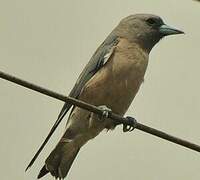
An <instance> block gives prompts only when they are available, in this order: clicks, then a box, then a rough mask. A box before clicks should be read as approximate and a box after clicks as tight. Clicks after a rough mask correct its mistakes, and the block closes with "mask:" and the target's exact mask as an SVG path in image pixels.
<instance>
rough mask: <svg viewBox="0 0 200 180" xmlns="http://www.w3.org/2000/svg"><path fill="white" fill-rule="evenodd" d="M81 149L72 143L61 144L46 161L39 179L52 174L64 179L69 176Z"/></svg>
mask: <svg viewBox="0 0 200 180" xmlns="http://www.w3.org/2000/svg"><path fill="white" fill-rule="evenodd" d="M79 150H80V148H79V147H77V146H75V145H74V143H72V142H59V143H58V145H57V146H56V148H55V149H54V150H53V151H52V152H51V154H50V155H49V157H48V158H47V159H46V161H45V165H44V166H43V168H42V169H41V170H40V173H39V175H38V179H39V178H41V177H43V176H44V175H46V174H47V173H48V172H50V173H51V175H52V176H54V177H55V178H59V179H63V178H65V177H66V176H67V174H68V172H69V170H70V168H71V166H72V163H73V162H74V159H75V158H76V156H77V154H78V152H79Z"/></svg>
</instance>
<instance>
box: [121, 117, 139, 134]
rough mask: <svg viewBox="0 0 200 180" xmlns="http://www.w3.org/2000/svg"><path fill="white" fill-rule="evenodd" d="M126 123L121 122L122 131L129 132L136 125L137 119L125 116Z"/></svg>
mask: <svg viewBox="0 0 200 180" xmlns="http://www.w3.org/2000/svg"><path fill="white" fill-rule="evenodd" d="M126 119H127V120H128V124H123V132H131V131H133V130H134V129H135V127H136V125H137V120H136V119H135V118H133V117H130V116H127V117H126Z"/></svg>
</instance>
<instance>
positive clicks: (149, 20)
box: [146, 18, 157, 25]
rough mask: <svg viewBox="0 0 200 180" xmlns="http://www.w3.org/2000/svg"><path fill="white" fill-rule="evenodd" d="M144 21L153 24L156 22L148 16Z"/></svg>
mask: <svg viewBox="0 0 200 180" xmlns="http://www.w3.org/2000/svg"><path fill="white" fill-rule="evenodd" d="M146 21H147V23H148V24H149V25H154V24H156V23H157V22H156V20H155V19H153V18H149V19H147V20H146Z"/></svg>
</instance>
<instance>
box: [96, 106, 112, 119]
mask: <svg viewBox="0 0 200 180" xmlns="http://www.w3.org/2000/svg"><path fill="white" fill-rule="evenodd" d="M98 108H99V109H100V110H101V111H102V115H100V116H99V118H100V120H102V119H103V120H104V119H106V118H108V117H109V114H110V113H111V112H112V110H111V109H109V108H108V107H107V106H106V105H101V106H98Z"/></svg>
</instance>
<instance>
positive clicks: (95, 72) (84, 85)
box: [27, 14, 183, 179]
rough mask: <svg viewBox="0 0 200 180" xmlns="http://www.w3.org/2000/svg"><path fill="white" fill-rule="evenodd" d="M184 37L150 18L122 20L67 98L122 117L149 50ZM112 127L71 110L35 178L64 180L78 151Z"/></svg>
mask: <svg viewBox="0 0 200 180" xmlns="http://www.w3.org/2000/svg"><path fill="white" fill-rule="evenodd" d="M182 33H183V32H182V31H180V30H178V29H175V28H172V27H170V26H168V25H166V24H165V23H164V22H163V20H162V19H161V18H160V17H159V16H156V15H152V14H136V15H130V16H128V17H126V18H124V19H122V20H121V21H120V23H119V24H118V26H117V27H116V28H114V30H113V31H112V32H111V33H110V35H109V36H108V37H107V38H106V39H105V41H104V42H103V43H102V44H101V45H100V47H99V48H98V49H97V50H96V52H95V53H94V55H93V56H92V58H91V59H90V61H89V62H88V64H87V65H86V67H85V68H84V69H83V71H82V73H81V74H80V76H79V78H78V80H77V82H76V84H75V86H74V88H73V89H72V91H71V92H70V94H69V96H71V97H74V98H77V99H80V100H82V101H85V102H87V103H90V104H93V105H96V106H99V107H101V108H102V109H103V110H104V111H105V114H106V112H108V111H109V109H111V110H112V112H113V113H116V114H119V115H121V116H123V115H124V114H125V113H126V111H127V109H128V108H129V106H130V104H131V102H132V101H133V99H134V97H135V95H136V94H137V92H138V90H139V88H140V85H141V84H142V82H143V79H144V75H145V71H146V68H147V65H148V59H149V53H150V51H151V49H152V48H153V47H154V45H155V44H156V43H158V42H159V41H160V39H162V38H163V37H165V36H168V35H174V34H182ZM70 108H71V105H70V104H68V103H65V104H64V106H63V108H62V110H61V112H60V114H59V116H58V119H57V121H56V123H55V125H54V127H53V128H52V130H51V132H50V133H49V135H48V136H47V138H46V139H45V141H44V143H43V144H42V146H41V147H40V149H39V150H38V152H37V153H36V155H35V156H34V158H33V159H32V161H31V162H30V164H29V166H28V167H27V168H29V167H30V166H31V165H32V164H33V162H34V161H35V159H36V158H37V156H38V155H39V153H40V152H41V150H42V149H43V147H44V146H45V144H46V143H47V141H48V139H49V138H50V136H51V134H52V133H53V131H54V130H55V129H56V127H57V126H58V124H59V122H60V121H61V120H62V119H63V117H64V116H65V114H66V113H67V112H68V110H69V109H70ZM116 125H117V123H116V122H114V121H113V120H111V119H109V118H106V117H104V118H103V119H102V118H101V117H99V116H98V115H95V114H94V113H91V112H89V111H87V110H84V109H81V108H79V107H73V108H72V110H71V113H70V115H69V117H68V121H67V124H66V129H65V132H64V134H63V136H62V138H61V139H60V141H59V142H58V144H57V146H56V147H55V149H54V150H53V151H52V152H51V153H50V155H49V156H48V158H47V159H46V161H45V165H44V166H43V168H42V169H41V171H40V173H39V175H38V178H41V177H43V176H44V175H46V174H47V173H48V172H50V173H51V175H52V176H54V177H55V178H59V179H63V178H65V177H66V176H67V174H68V172H69V169H70V167H71V165H72V163H73V161H74V159H75V157H76V156H77V154H78V152H79V150H80V148H81V147H82V146H83V145H84V144H86V143H87V142H88V141H89V140H90V139H92V138H94V137H96V136H97V135H98V134H99V133H100V132H101V131H102V130H103V129H108V130H110V129H114V128H115V126H116ZM125 129H126V128H125Z"/></svg>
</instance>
